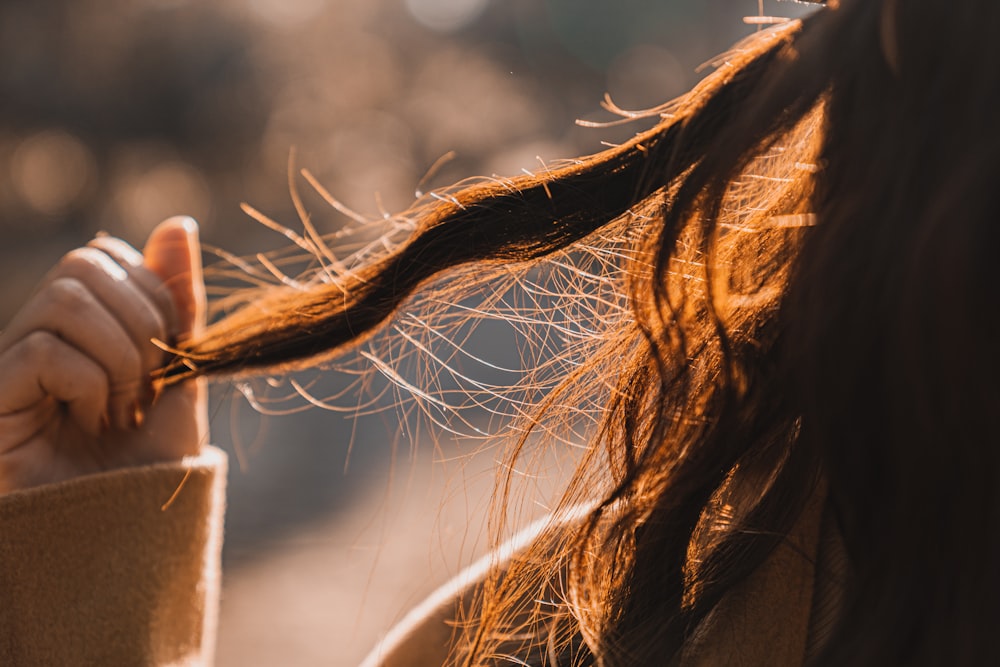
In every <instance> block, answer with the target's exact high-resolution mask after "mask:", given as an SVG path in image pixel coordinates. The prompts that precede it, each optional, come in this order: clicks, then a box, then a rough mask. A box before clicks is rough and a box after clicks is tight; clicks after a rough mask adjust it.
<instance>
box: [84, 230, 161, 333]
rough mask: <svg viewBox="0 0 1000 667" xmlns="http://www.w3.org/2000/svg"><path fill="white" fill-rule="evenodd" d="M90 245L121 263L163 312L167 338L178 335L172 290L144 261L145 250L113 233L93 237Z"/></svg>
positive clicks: (138, 286) (130, 276) (130, 277)
mask: <svg viewBox="0 0 1000 667" xmlns="http://www.w3.org/2000/svg"><path fill="white" fill-rule="evenodd" d="M87 247H89V248H96V249H98V250H100V251H101V252H103V253H104V254H105V255H107V256H108V257H110V258H111V259H113V260H114V261H115V262H117V263H118V265H119V266H121V267H122V268H123V269H125V272H126V273H127V274H128V277H129V279H130V280H131V281H133V282H134V283H135V286H136V287H137V288H139V289H140V290H142V293H143V294H145V295H146V296H147V297H148V298H149V299H150V301H152V302H153V304H154V305H155V306H156V308H157V309H158V310H159V312H160V313H161V314H162V316H163V319H164V321H165V323H166V331H167V333H166V335H167V338H168V339H169V340H167V339H165V340H166V342H172V339H174V338H176V337H177V333H178V325H177V313H176V312H174V310H175V308H174V302H173V298H172V297H171V295H170V290H169V289H168V288H167V286H166V285H164V284H163V281H162V280H160V278H159V276H157V275H156V274H155V273H153V272H152V271H150V270H149V269H147V268H146V267H145V266H144V265H143V261H144V260H143V256H142V253H141V252H139V251H138V250H136V249H135V248H133V247H132V246H131V245H129V244H128V243H126V242H125V241H122V240H121V239H118V238H115V237H114V236H98V237H96V238H94V239H93V240H91V241H90V242H89V243H88V244H87Z"/></svg>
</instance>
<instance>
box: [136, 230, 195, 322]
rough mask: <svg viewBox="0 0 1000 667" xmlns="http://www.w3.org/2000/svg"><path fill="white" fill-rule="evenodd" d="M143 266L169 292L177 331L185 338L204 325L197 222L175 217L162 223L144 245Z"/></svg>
mask: <svg viewBox="0 0 1000 667" xmlns="http://www.w3.org/2000/svg"><path fill="white" fill-rule="evenodd" d="M143 256H144V265H145V267H146V268H147V269H149V270H150V271H151V272H153V273H154V274H156V275H157V276H158V277H159V278H160V280H162V281H163V283H164V285H165V286H166V287H167V289H168V290H169V292H170V296H171V299H172V301H173V304H174V308H175V313H176V314H177V334H178V337H179V338H185V337H187V336H190V335H191V334H193V333H197V332H198V331H200V330H201V328H202V327H203V326H204V319H205V283H204V278H203V275H202V267H201V246H200V243H199V240H198V224H197V223H196V222H195V221H194V220H192V219H191V218H186V217H175V218H170V219H169V220H167V221H165V222H163V223H161V224H160V225H159V226H157V228H156V229H154V230H153V233H152V234H150V236H149V240H148V241H147V242H146V246H145V247H144V248H143Z"/></svg>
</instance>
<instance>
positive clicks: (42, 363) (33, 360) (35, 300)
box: [0, 218, 205, 429]
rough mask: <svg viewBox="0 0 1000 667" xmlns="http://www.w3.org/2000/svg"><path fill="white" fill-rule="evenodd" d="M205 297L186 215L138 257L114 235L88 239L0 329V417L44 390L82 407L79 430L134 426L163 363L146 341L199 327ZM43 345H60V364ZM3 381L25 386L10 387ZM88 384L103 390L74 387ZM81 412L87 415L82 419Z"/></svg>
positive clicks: (157, 235) (159, 353)
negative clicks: (100, 425) (103, 425)
mask: <svg viewBox="0 0 1000 667" xmlns="http://www.w3.org/2000/svg"><path fill="white" fill-rule="evenodd" d="M204 303H205V290H204V285H203V284H202V274H201V255H200V248H199V244H198V234H197V225H196V224H195V223H194V221H193V220H190V219H187V218H176V219H172V220H168V221H167V222H165V223H163V224H161V225H160V226H159V227H157V229H156V230H154V232H153V234H152V235H151V236H150V239H149V242H148V243H147V245H146V254H145V256H144V255H142V254H140V253H139V252H138V251H136V250H135V249H134V248H132V247H131V246H129V245H128V244H127V243H125V242H123V241H120V240H118V239H114V238H111V237H98V238H97V239H94V240H93V241H92V242H91V243H90V244H88V247H86V248H80V249H78V250H75V251H73V252H71V253H69V254H67V255H66V256H65V257H64V258H63V259H62V261H60V263H59V264H58V265H57V266H56V268H55V269H53V270H52V271H51V272H50V273H49V275H48V276H47V277H46V280H45V281H44V282H43V283H42V285H41V287H40V288H39V289H38V291H37V292H36V293H35V294H34V295H33V296H32V297H31V299H30V300H29V302H28V304H27V305H26V306H25V307H24V308H23V309H22V310H21V311H20V312H19V313H18V315H17V316H16V317H15V319H14V321H13V322H11V324H10V325H9V326H8V327H7V328H6V329H5V330H3V331H2V332H0V376H3V380H2V381H0V415H5V414H10V413H11V412H12V411H16V410H20V409H25V408H27V407H28V406H29V405H30V401H31V400H35V401H37V400H39V399H40V398H43V397H44V395H45V392H46V391H49V392H50V394H51V396H52V397H53V398H54V399H56V400H58V401H65V402H67V404H68V403H69V402H71V401H72V402H74V403H73V406H70V407H71V412H72V413H74V414H76V412H77V411H78V410H80V411H81V412H80V419H81V426H82V425H84V424H86V425H87V426H88V428H92V427H93V426H94V424H95V423H97V421H99V418H103V420H104V421H106V422H108V425H110V426H114V427H117V428H121V429H127V428H130V427H134V426H136V425H137V424H138V423H139V422H141V421H142V418H143V415H144V411H143V406H144V405H146V404H148V402H149V401H150V400H151V398H152V391H153V389H152V385H151V382H150V374H151V373H152V371H154V370H155V369H157V368H159V367H160V366H161V365H162V363H163V359H164V354H163V352H162V350H161V349H160V348H158V347H157V346H156V345H154V344H153V343H152V342H151V341H152V340H153V339H159V340H162V341H166V342H169V343H172V342H173V341H175V340H176V339H177V338H179V337H183V336H186V335H189V334H190V333H191V332H192V331H193V330H196V329H197V328H199V327H200V326H201V322H202V318H203V317H204V307H205V306H204ZM56 343H58V345H56ZM49 348H53V349H55V348H58V351H59V355H58V359H59V361H60V363H61V364H62V366H60V365H55V366H53V365H52V364H51V363H50V360H49V359H48V358H44V357H43V356H41V355H39V354H38V352H37V350H38V349H49ZM70 352H73V353H74V354H72V355H71V354H70ZM70 357H72V359H70ZM54 358H56V357H53V359H54ZM81 359H83V360H85V361H86V363H84V361H81ZM26 364H27V365H26ZM60 367H61V368H62V369H63V371H62V379H61V380H60V379H59V377H57V376H58V375H59V374H58V373H56V369H58V368H60ZM32 369H34V370H32ZM95 369H96V371H95ZM29 376H31V377H29ZM10 378H18V379H19V380H20V381H22V382H27V384H28V385H30V386H29V387H28V389H27V390H22V391H15V387H14V385H12V384H11V382H10ZM43 380H44V381H43ZM87 382H94V383H97V385H95V386H100V390H99V391H94V392H91V393H87V392H82V393H81V392H80V390H79V387H81V386H84V385H85V384H86V383H87ZM81 383H83V384H81ZM95 396H102V397H103V398H101V399H100V401H102V402H99V403H98V402H95V401H96V399H95ZM74 406H80V407H74ZM84 408H86V409H91V412H89V413H87V415H84V413H83V412H82V410H84Z"/></svg>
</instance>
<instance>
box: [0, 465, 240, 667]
mask: <svg viewBox="0 0 1000 667" xmlns="http://www.w3.org/2000/svg"><path fill="white" fill-rule="evenodd" d="M225 477H226V458H225V455H224V454H223V453H222V452H221V451H219V450H218V449H215V448H212V447H208V448H206V449H205V450H204V452H203V453H202V454H201V455H199V456H197V457H191V458H188V459H185V460H184V461H182V462H180V463H176V464H161V465H154V466H147V467H142V468H134V469H127V470H117V471H113V472H108V473H102V474H97V475H90V476H86V477H80V478H77V479H74V480H70V481H68V482H63V483H60V484H52V485H47V486H42V487H38V488H34V489H28V490H26V491H19V492H15V493H11V494H8V495H6V496H0V664H3V665H24V666H33V665H39V666H41V665H158V666H159V665H202V664H211V662H212V654H213V650H214V641H215V623H216V617H217V611H218V595H219V556H220V550H221V545H222V519H223V509H224V504H225V499H224V491H225ZM175 492H176V493H175Z"/></svg>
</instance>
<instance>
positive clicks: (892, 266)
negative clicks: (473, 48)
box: [165, 0, 1000, 666]
mask: <svg viewBox="0 0 1000 667" xmlns="http://www.w3.org/2000/svg"><path fill="white" fill-rule="evenodd" d="M997 29H1000V4H997V3H988V2H985V1H984V2H978V1H970V2H963V3H959V4H956V5H952V6H948V7H943V6H941V5H940V4H939V3H932V2H912V1H907V0H900V1H899V2H891V1H887V2H880V1H878V0H842V1H841V2H840V3H839V6H836V7H833V6H831V7H829V8H826V9H822V10H820V11H818V12H816V13H815V14H813V15H811V16H809V17H807V18H805V19H803V20H802V21H801V22H792V23H789V24H787V25H783V26H780V27H778V28H776V29H773V30H770V31H766V32H764V33H761V34H760V35H759V36H757V37H756V38H754V39H752V40H749V41H747V42H746V43H744V44H741V45H738V46H737V47H736V48H734V49H733V51H732V52H730V53H729V54H727V55H726V56H725V57H724V58H723V59H721V60H720V66H719V68H718V69H717V70H716V72H715V73H714V74H713V75H711V76H710V77H708V78H707V79H706V80H705V81H704V82H703V83H702V84H700V85H699V86H698V87H697V88H696V89H695V90H693V91H692V92H691V93H690V94H688V95H687V96H685V97H684V98H682V99H681V100H679V101H678V102H676V103H675V104H674V105H672V106H671V107H670V108H669V109H668V111H669V113H665V114H664V118H663V120H662V121H661V122H660V123H659V124H658V125H657V126H656V127H655V128H653V129H652V130H649V131H647V132H644V133H641V134H639V135H637V136H636V137H635V138H634V139H633V140H632V141H630V142H628V143H627V144H624V145H622V146H620V147H617V148H613V149H611V150H608V151H606V152H604V153H601V154H598V155H594V156H590V157H586V158H582V159H580V160H577V161H572V162H567V163H564V164H561V165H558V166H554V167H553V168H551V169H549V170H546V171H545V172H544V173H540V174H538V175H535V176H530V175H525V176H520V177H517V178H513V179H507V180H496V179H493V180H481V181H477V182H474V183H471V184H466V185H463V186H460V187H456V188H453V189H449V190H444V191H439V192H436V193H434V194H433V196H428V197H425V198H423V199H421V200H419V201H418V202H417V204H416V205H415V206H414V208H413V209H411V210H410V211H407V212H405V213H404V214H402V215H401V216H400V219H405V220H407V221H411V222H412V223H413V224H414V231H413V232H412V235H411V236H410V238H409V239H408V240H407V241H406V242H404V243H402V244H401V245H399V246H398V247H393V248H391V249H390V250H388V251H387V252H385V253H384V254H383V255H381V256H380V257H377V258H375V259H374V260H372V261H371V262H369V263H367V264H365V265H362V266H358V267H355V268H352V269H351V270H350V271H347V272H343V273H335V274H331V276H332V277H330V278H329V279H327V280H325V281H323V282H320V283H314V284H311V285H310V286H309V287H307V288H301V289H299V288H294V287H281V288H268V289H266V290H263V291H262V292H260V293H256V294H254V295H253V296H252V297H251V298H248V299H246V305H245V306H244V307H243V308H241V309H239V310H237V311H236V312H234V313H232V314H231V315H229V316H227V317H226V318H224V319H222V320H221V321H219V322H217V323H215V324H214V325H212V326H211V327H209V329H208V330H207V331H206V332H205V334H204V336H201V337H199V338H197V339H195V340H189V341H186V342H184V343H183V344H181V353H182V358H181V359H179V360H178V361H176V362H175V363H173V364H172V365H170V366H169V367H168V368H167V369H166V370H165V373H166V377H167V379H168V380H169V381H179V380H181V379H183V378H185V377H189V376H192V375H199V374H208V375H234V374H252V373H258V372H263V371H268V372H270V371H271V370H273V369H290V368H299V367H303V366H306V365H311V364H317V363H321V362H322V361H323V360H326V359H329V358H332V357H333V356H335V355H338V354H341V353H343V351H344V350H345V349H348V348H349V347H351V346H354V345H357V344H358V343H359V342H360V341H362V340H364V339H365V338H366V337H368V336H370V335H372V334H373V332H375V331H377V330H378V329H379V328H380V327H382V326H383V325H385V323H386V322H387V321H389V320H390V318H391V317H392V316H393V314H394V313H395V312H397V309H398V308H399V307H400V305H401V304H403V303H404V302H406V300H407V299H410V298H413V296H414V295H415V294H418V293H419V292H420V291H421V290H424V291H430V292H432V293H436V294H441V295H442V296H443V297H447V296H448V293H447V289H449V288H447V287H446V286H442V284H441V283H439V282H438V283H435V282H431V281H433V280H440V279H441V277H442V276H448V275H454V274H455V273H456V272H461V271H465V273H464V274H463V276H465V278H466V279H467V280H478V281H480V282H482V281H485V280H489V279H495V278H496V276H497V275H499V274H500V273H502V272H503V271H504V270H506V269H507V268H509V267H512V266H518V267H525V266H534V265H536V264H538V263H539V262H544V261H546V258H548V259H550V260H551V258H553V257H559V258H560V261H563V260H566V259H567V258H570V259H571V258H572V257H573V256H574V255H573V253H574V252H576V251H579V250H580V249H586V252H587V253H591V254H592V253H594V252H600V250H599V249H600V248H610V247H614V249H615V251H616V252H615V253H608V254H606V255H603V256H602V257H603V258H604V259H605V260H606V259H607V257H609V256H611V255H614V256H615V257H618V258H620V259H618V265H619V267H620V269H621V271H620V273H619V274H616V275H617V277H616V280H618V281H619V284H620V288H621V290H620V291H621V294H623V295H624V297H625V298H626V299H627V302H628V304H629V310H628V317H623V318H620V319H618V320H615V321H614V322H612V323H611V324H609V325H607V326H606V327H605V328H604V329H603V330H602V334H601V335H600V336H599V338H600V346H599V347H598V348H597V349H596V350H595V351H594V352H593V354H592V355H591V356H590V357H589V358H588V361H587V363H585V364H583V365H582V366H580V367H579V369H577V370H574V371H572V372H567V374H566V377H565V381H564V382H563V383H562V384H560V385H559V386H558V387H557V388H556V389H554V390H553V392H552V396H558V397H560V399H559V400H560V402H566V401H565V398H566V397H567V396H576V397H583V396H587V394H588V392H593V391H597V392H598V393H600V395H601V397H602V400H603V409H602V415H601V420H600V426H599V429H598V431H597V433H596V434H595V435H594V438H593V443H594V446H593V447H592V448H591V449H590V450H589V451H588V454H587V455H586V456H585V457H584V459H583V461H582V462H581V464H580V468H579V470H578V472H577V473H576V475H575V476H574V478H573V479H572V481H571V483H570V487H569V489H568V490H567V492H566V495H565V498H564V501H563V509H566V508H569V507H572V506H574V505H576V504H577V503H580V502H592V503H594V504H593V505H592V509H591V510H590V512H589V514H588V517H587V519H586V520H583V521H580V522H577V523H576V524H572V526H571V527H569V528H567V527H566V526H563V527H560V528H558V529H557V528H553V529H552V530H551V531H549V532H548V533H546V534H545V535H544V536H543V537H542V538H541V539H539V541H538V543H537V544H536V545H535V546H534V547H533V548H532V549H531V550H529V552H528V553H527V554H525V555H523V556H522V557H519V558H518V559H516V560H515V561H514V562H513V563H511V564H509V566H508V567H507V570H506V571H505V572H504V573H502V574H501V573H498V574H497V576H495V577H494V578H493V579H491V580H490V582H489V583H488V584H487V585H486V586H485V587H484V589H483V591H482V593H481V598H480V600H479V603H478V605H477V606H476V609H477V611H476V617H475V618H474V619H471V620H474V622H472V623H470V624H469V625H468V627H467V628H466V629H465V632H464V636H463V638H462V640H461V641H460V642H459V644H458V646H459V649H458V650H456V653H455V660H456V662H463V661H464V663H465V664H490V663H493V662H499V661H501V659H500V658H499V657H497V656H500V655H502V654H511V655H516V656H518V658H519V659H521V660H524V661H525V662H526V663H528V664H536V663H537V664H550V661H551V660H553V658H554V657H555V658H559V659H564V660H566V661H567V663H568V664H588V662H593V663H597V664H601V665H607V666H611V665H640V664H641V665H645V664H669V663H670V662H671V660H673V659H676V658H677V657H678V656H679V655H680V652H681V651H682V649H683V648H684V646H685V644H686V643H688V642H689V641H690V640H691V637H692V633H693V632H694V629H695V628H696V627H697V626H698V623H699V622H700V621H701V620H702V619H704V618H705V617H706V615H707V614H708V613H709V612H710V611H711V610H712V609H713V608H715V606H716V604H717V603H718V602H719V600H720V599H722V597H723V596H724V595H725V594H726V592H727V591H729V590H731V589H732V588H733V586H735V585H736V584H737V583H739V582H740V581H742V580H743V579H745V577H746V576H747V575H748V574H749V573H751V572H752V571H754V570H755V569H756V568H757V567H758V566H759V565H760V564H761V563H762V562H763V561H764V559H765V558H766V557H767V556H768V554H769V553H770V552H771V551H772V550H773V549H774V547H775V546H776V545H777V544H778V543H779V542H780V541H781V540H782V539H783V538H784V536H786V535H787V533H788V531H789V530H790V528H791V526H792V525H793V523H794V522H795V521H796V519H797V518H798V516H799V513H800V511H801V508H802V507H803V506H804V505H805V504H806V502H807V500H808V499H809V498H810V497H811V496H813V494H815V493H817V488H819V485H820V480H822V484H823V485H824V486H825V488H827V489H828V502H829V504H830V506H831V507H832V508H833V510H834V512H835V516H836V518H837V521H838V525H839V528H840V531H841V533H842V535H843V539H844V543H845V545H846V549H847V554H848V557H849V563H850V575H851V576H850V578H849V580H848V583H847V589H846V591H845V592H844V602H843V609H842V612H841V614H840V615H839V618H840V621H839V623H838V624H837V625H836V628H835V630H834V633H833V636H832V639H831V640H830V641H829V642H827V644H826V646H825V649H824V650H823V651H822V653H821V655H819V656H818V657H816V658H815V664H817V665H844V664H851V665H886V664H907V665H940V664H951V665H980V664H993V663H995V662H997V659H998V656H997V653H998V652H1000V649H997V648H996V641H995V638H994V637H993V631H994V629H995V628H996V627H998V625H1000V609H998V607H1000V569H998V568H997V565H996V564H997V563H1000V545H998V537H997V534H998V531H997V528H998V527H1000V522H998V520H1000V517H998V510H1000V484H998V483H997V475H998V472H997V471H998V470H1000V460H998V459H1000V456H998V451H1000V449H998V447H997V446H996V445H997V439H998V438H997V435H996V432H997V431H996V428H995V425H994V424H993V421H994V418H995V415H996V414H997V413H998V407H1000V390H998V389H997V386H998V384H997V381H996V378H997V377H998V376H1000V364H998V358H997V352H996V341H997V340H1000V324H998V318H1000V310H998V308H997V298H996V289H995V288H996V285H995V283H996V279H995V276H996V275H997V274H996V271H995V270H994V268H993V266H992V264H993V261H994V259H993V258H994V253H993V252H992V251H993V250H994V249H995V248H996V247H997V240H998V239H997V236H998V235H997V231H996V227H995V225H994V224H993V217H994V216H995V210H996V202H995V198H996V194H995V193H996V192H997V191H998V190H997V188H996V187H995V185H994V184H993V183H992V181H993V179H994V178H995V177H996V173H997V171H996V166H997V164H998V161H1000V131H998V129H997V121H996V113H995V109H996V108H997V107H996V103H997V102H1000V40H996V39H995V33H996V31H997ZM594 248H597V249H598V250H597V251H595V250H594ZM623 249H624V250H623ZM584 254H586V253H584ZM468 267H475V268H474V270H470V269H469V268H468ZM435 290H437V291H436V292H435ZM595 373H596V374H597V375H600V376H601V377H602V378H603V382H602V383H598V384H597V385H594V384H592V382H593V378H594V377H595ZM588 383H590V384H588ZM595 386H598V387H599V389H594V387H595ZM600 387H603V389H601V388H600ZM574 391H575V392H576V393H573V392H574ZM556 402H557V401H555V400H553V399H552V397H551V396H550V397H547V398H544V399H542V400H540V401H539V402H538V405H537V410H536V412H535V413H534V414H533V419H534V422H532V423H533V424H539V423H541V421H542V419H543V418H544V417H545V415H546V413H547V411H548V410H551V409H554V407H553V406H554V405H555V403H556ZM526 438H527V436H525V437H524V438H522V440H521V444H523V442H524V441H525V440H526ZM516 451H517V450H516ZM516 451H515V454H514V456H516V455H517V453H516ZM595 490H596V492H597V493H598V494H599V497H597V498H594V494H595ZM735 496H741V497H742V501H741V502H736V500H739V498H736V499H734V498H735ZM725 503H730V504H732V505H735V506H738V507H739V508H740V509H738V511H733V512H729V513H728V514H726V516H725V517H724V520H722V519H721V518H720V516H719V515H718V513H717V512H716V513H714V514H713V511H712V508H713V507H715V508H718V507H719V506H720V504H725ZM693 545H694V546H696V547H697V548H698V558H696V559H692V558H691V557H690V554H691V551H690V550H691V549H692V547H693ZM562 577H565V579H566V580H565V581H562V580H561V578H562ZM544 591H547V592H546V593H545V594H543V593H542V592H544ZM546 597H548V598H551V599H553V600H555V601H556V604H553V605H551V606H549V605H546V604H542V603H539V602H537V600H539V599H540V598H546Z"/></svg>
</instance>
